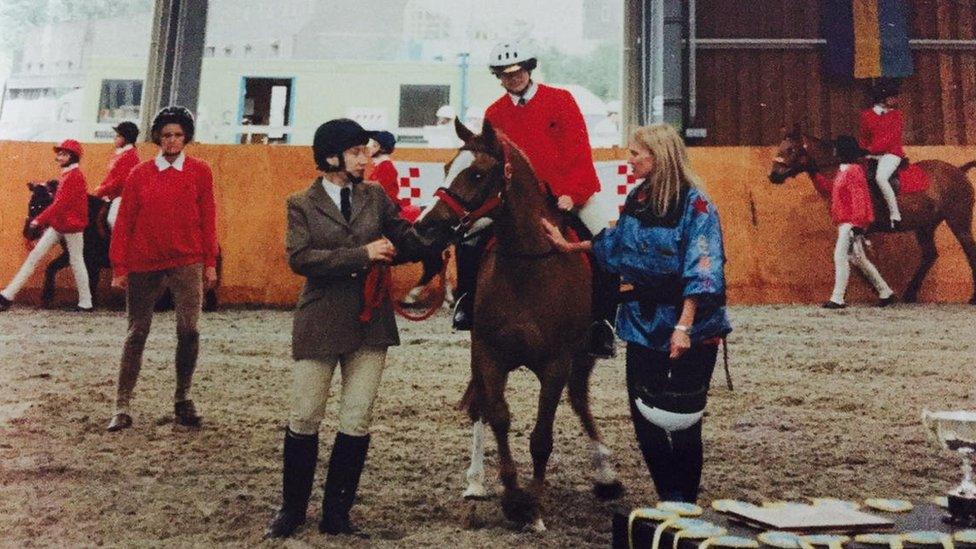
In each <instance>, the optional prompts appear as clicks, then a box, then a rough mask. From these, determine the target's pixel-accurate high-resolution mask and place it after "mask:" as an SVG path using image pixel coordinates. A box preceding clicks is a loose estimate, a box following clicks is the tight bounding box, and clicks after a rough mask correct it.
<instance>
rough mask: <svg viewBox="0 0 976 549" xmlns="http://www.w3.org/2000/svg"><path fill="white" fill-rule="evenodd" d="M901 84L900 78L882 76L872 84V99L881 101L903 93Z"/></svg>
mask: <svg viewBox="0 0 976 549" xmlns="http://www.w3.org/2000/svg"><path fill="white" fill-rule="evenodd" d="M900 88H901V85H900V82H899V81H898V80H895V79H893V78H880V79H878V80H876V81H875V82H874V83H873V84H871V88H870V90H869V91H870V94H871V99H872V100H874V101H875V102H876V103H880V102H882V101H884V100H885V99H887V98H889V97H894V96H896V95H898V94H899V93H901V89H900Z"/></svg>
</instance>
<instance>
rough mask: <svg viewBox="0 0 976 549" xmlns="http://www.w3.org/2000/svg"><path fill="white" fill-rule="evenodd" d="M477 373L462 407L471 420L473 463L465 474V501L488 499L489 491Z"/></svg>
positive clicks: (469, 384)
mask: <svg viewBox="0 0 976 549" xmlns="http://www.w3.org/2000/svg"><path fill="white" fill-rule="evenodd" d="M475 375H476V372H472V376H471V380H470V381H468V389H467V390H466V391H465V392H464V398H463V399H462V401H461V405H462V406H467V408H468V416H469V417H470V418H471V463H470V464H469V465H468V470H467V471H466V472H465V475H464V476H465V478H466V479H467V481H468V487H467V488H465V489H464V494H463V495H462V496H463V497H464V499H473V500H479V499H487V498H488V489H487V488H486V487H485V422H484V419H483V418H482V412H481V397H480V396H479V392H480V389H479V388H478V381H477V380H476V378H475Z"/></svg>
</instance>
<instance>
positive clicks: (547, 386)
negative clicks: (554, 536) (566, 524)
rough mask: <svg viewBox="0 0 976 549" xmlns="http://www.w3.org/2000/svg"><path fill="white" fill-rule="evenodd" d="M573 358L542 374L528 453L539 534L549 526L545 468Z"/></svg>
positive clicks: (549, 366)
mask: <svg viewBox="0 0 976 549" xmlns="http://www.w3.org/2000/svg"><path fill="white" fill-rule="evenodd" d="M570 363H571V359H570V357H568V356H567V357H562V358H559V359H556V360H553V361H551V362H549V363H548V364H545V365H544V366H543V369H542V370H541V372H540V374H541V375H539V381H540V382H541V386H540V387H539V408H538V411H537V412H536V418H535V428H533V429H532V435H531V437H530V438H529V453H530V454H532V483H531V485H530V491H531V493H532V496H533V498H534V499H535V506H536V509H535V511H534V514H535V521H534V522H533V524H532V529H533V530H535V531H536V532H542V531H545V529H546V525H545V523H544V522H543V521H542V517H541V511H540V510H539V502H540V501H541V500H542V496H543V494H544V492H545V486H546V468H547V467H548V465H549V456H550V455H552V424H553V422H555V420H556V408H557V407H558V406H559V397H560V396H561V395H562V393H563V388H564V387H565V386H566V379H567V377H569V367H570Z"/></svg>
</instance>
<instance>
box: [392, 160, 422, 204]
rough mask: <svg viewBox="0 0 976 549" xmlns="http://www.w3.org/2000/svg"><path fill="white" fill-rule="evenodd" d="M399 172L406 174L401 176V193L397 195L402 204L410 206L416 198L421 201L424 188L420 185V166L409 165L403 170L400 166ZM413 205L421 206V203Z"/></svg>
mask: <svg viewBox="0 0 976 549" xmlns="http://www.w3.org/2000/svg"><path fill="white" fill-rule="evenodd" d="M397 173H403V174H406V175H401V176H400V193H399V194H398V195H397V199H398V200H399V201H400V205H401V206H410V205H412V204H413V201H414V200H417V201H418V202H419V200H420V195H421V193H422V189H421V188H420V187H419V186H418V180H419V179H420V168H419V167H417V166H408V167H406V169H404V170H402V171H401V169H400V168H397ZM413 205H415V206H420V204H419V203H418V204H413Z"/></svg>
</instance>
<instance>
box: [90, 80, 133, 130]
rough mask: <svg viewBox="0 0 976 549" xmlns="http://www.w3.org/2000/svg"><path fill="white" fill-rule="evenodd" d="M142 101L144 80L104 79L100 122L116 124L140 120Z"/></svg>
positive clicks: (99, 102)
mask: <svg viewBox="0 0 976 549" xmlns="http://www.w3.org/2000/svg"><path fill="white" fill-rule="evenodd" d="M141 103H142V80H102V93H101V97H100V98H99V101H98V122H99V123H110V124H116V123H118V122H122V121H123V120H138V119H139V107H140V105H141Z"/></svg>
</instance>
